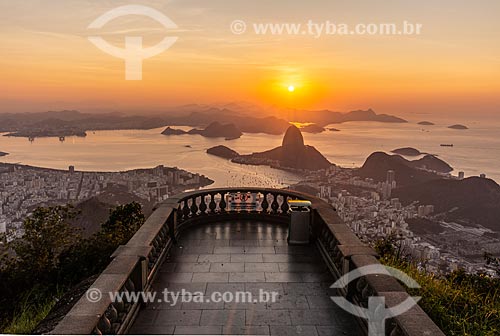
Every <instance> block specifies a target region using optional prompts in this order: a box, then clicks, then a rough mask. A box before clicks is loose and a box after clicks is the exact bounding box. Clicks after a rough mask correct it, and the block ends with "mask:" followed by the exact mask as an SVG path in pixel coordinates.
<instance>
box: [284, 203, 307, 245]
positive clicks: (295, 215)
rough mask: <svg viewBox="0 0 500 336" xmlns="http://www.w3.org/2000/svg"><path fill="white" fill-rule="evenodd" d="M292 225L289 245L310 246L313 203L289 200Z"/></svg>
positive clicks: (289, 231)
mask: <svg viewBox="0 0 500 336" xmlns="http://www.w3.org/2000/svg"><path fill="white" fill-rule="evenodd" d="M288 205H289V207H290V223H289V226H288V244H290V245H305V244H309V236H310V224H311V202H310V201H306V200H289V201H288Z"/></svg>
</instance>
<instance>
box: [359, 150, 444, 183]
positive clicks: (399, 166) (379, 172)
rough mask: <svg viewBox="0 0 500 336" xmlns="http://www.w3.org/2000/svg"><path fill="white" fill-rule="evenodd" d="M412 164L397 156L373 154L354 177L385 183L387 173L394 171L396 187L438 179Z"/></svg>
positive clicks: (380, 153) (381, 153)
mask: <svg viewBox="0 0 500 336" xmlns="http://www.w3.org/2000/svg"><path fill="white" fill-rule="evenodd" d="M412 162H414V161H408V160H406V159H404V158H403V157H401V156H399V155H389V154H386V153H383V152H375V153H372V154H371V155H370V156H369V157H368V158H367V159H366V161H365V163H364V164H363V166H362V167H361V168H359V169H358V170H357V171H356V175H358V176H361V177H369V178H372V179H374V180H376V181H385V180H386V178H387V171H388V170H394V171H395V172H396V182H397V184H398V186H407V185H416V184H420V183H424V182H428V181H434V180H439V179H440V177H439V176H437V175H436V174H434V173H431V172H427V171H424V170H421V169H417V168H414V167H412Z"/></svg>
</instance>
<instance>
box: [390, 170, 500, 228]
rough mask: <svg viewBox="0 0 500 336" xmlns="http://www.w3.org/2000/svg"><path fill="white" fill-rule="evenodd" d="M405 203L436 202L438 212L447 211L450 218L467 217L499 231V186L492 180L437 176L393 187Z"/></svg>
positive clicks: (471, 220)
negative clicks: (434, 179) (420, 182)
mask: <svg viewBox="0 0 500 336" xmlns="http://www.w3.org/2000/svg"><path fill="white" fill-rule="evenodd" d="M394 197H398V198H399V199H400V200H401V202H402V203H403V204H409V203H411V202H413V201H420V203H421V204H433V205H434V207H435V212H436V213H441V212H448V213H447V214H446V219H447V220H461V219H467V220H468V221H469V224H473V223H477V224H481V225H483V226H485V227H487V228H490V229H492V230H495V231H500V186H499V185H498V184H497V183H496V182H495V181H493V180H490V179H486V178H479V177H469V178H466V179H464V180H446V179H442V180H437V181H432V182H427V183H423V184H421V185H417V186H411V187H401V188H397V189H395V190H394Z"/></svg>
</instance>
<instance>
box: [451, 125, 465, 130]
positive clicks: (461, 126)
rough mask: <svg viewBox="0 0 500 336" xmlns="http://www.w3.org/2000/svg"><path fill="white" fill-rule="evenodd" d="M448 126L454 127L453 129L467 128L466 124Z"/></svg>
mask: <svg viewBox="0 0 500 336" xmlns="http://www.w3.org/2000/svg"><path fill="white" fill-rule="evenodd" d="M448 128H451V129H455V130H466V129H469V128H468V127H467V126H465V125H460V124H456V125H451V126H448Z"/></svg>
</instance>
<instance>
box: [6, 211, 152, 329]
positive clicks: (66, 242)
mask: <svg viewBox="0 0 500 336" xmlns="http://www.w3.org/2000/svg"><path fill="white" fill-rule="evenodd" d="M77 215H78V212H77V211H75V210H74V208H73V207H72V206H69V205H68V206H54V207H40V208H37V209H36V210H35V211H34V212H33V214H32V215H31V216H30V217H29V218H26V220H25V221H24V235H23V236H22V237H21V238H17V239H14V240H12V241H10V242H8V240H7V239H6V237H5V236H2V237H0V255H1V259H0V292H1V293H2V295H1V296H0V330H1V329H2V328H3V327H5V321H6V320H12V318H13V316H14V315H20V314H22V311H20V310H21V309H25V308H24V307H29V309H33V307H35V309H36V305H37V303H40V302H47V300H48V299H49V300H50V299H52V300H53V298H54V295H55V294H56V293H58V294H60V293H61V291H64V289H68V288H71V286H73V285H75V284H76V283H78V282H80V281H82V280H83V279H86V278H88V277H90V276H92V275H94V274H97V273H100V272H101V271H102V270H104V268H105V267H106V266H107V265H108V264H109V262H110V256H111V254H112V253H113V252H114V250H115V249H116V248H117V247H118V246H119V245H121V244H126V243H127V241H128V240H129V239H130V238H131V237H132V236H133V235H134V233H135V232H136V231H137V230H138V229H139V227H140V226H141V225H142V224H143V223H144V221H145V217H144V215H143V214H142V211H141V205H140V204H138V203H135V202H134V203H130V204H125V205H120V206H117V207H116V208H114V209H112V210H111V211H110V215H109V218H108V220H107V221H106V222H105V223H103V224H102V225H101V230H100V231H99V232H97V233H96V234H94V235H92V236H91V237H89V238H86V239H82V238H81V237H80V235H79V232H78V230H77V229H75V228H74V227H72V225H71V224H70V221H71V219H73V218H75V216H77ZM28 301H29V302H28ZM23 302H24V304H21V303H23ZM16 303H17V304H16ZM1 321H3V322H4V323H2V322H1ZM2 324H4V325H2ZM27 332H28V333H29V331H27Z"/></svg>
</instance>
